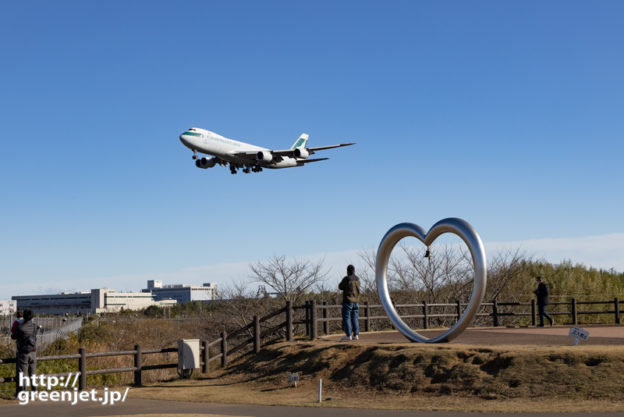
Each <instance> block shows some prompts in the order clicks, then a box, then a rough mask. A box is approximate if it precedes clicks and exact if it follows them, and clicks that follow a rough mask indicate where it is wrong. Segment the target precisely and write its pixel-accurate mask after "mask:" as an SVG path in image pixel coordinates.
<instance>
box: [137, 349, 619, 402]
mask: <svg viewBox="0 0 624 417" xmlns="http://www.w3.org/2000/svg"><path fill="white" fill-rule="evenodd" d="M290 372H299V373H300V375H301V380H300V382H299V385H298V387H297V388H293V387H292V386H290V385H289V383H288V374H289V373H290ZM319 378H322V379H323V386H324V393H323V397H324V398H325V399H328V398H330V400H326V401H324V402H323V403H322V404H318V403H317V402H316V401H317V381H318V379H319ZM622 387H624V347H619V346H608V347H605V346H596V347H594V346H585V347H563V348H556V347H548V348H545V347H544V348H535V347H518V346H513V347H505V346H502V347H496V348H483V347H474V346H461V345H453V346H449V345H447V346H431V345H414V344H397V345H382V346H379V345H377V346H370V345H369V346H366V345H347V344H336V343H332V342H320V343H318V342H317V343H309V342H300V343H297V344H286V343H283V344H277V345H273V346H270V347H266V348H265V349H263V350H262V352H261V353H260V354H259V355H256V356H254V357H248V358H244V359H243V360H239V361H237V362H235V363H233V364H232V365H231V366H230V367H228V368H227V369H225V370H220V371H214V372H213V373H211V374H209V375H208V377H204V378H198V379H193V380H177V381H173V382H170V383H161V384H154V385H152V386H149V387H146V388H141V389H133V390H131V392H130V396H132V397H137V398H153V399H170V400H177V401H202V402H217V403H245V404H259V405H292V406H311V407H316V406H323V407H349V408H381V409H417V410H447V411H492V412H493V411H499V412H504V411H506V412H509V411H516V412H518V411H525V412H538V411H585V412H596V411H622V410H624V390H623V388H622Z"/></svg>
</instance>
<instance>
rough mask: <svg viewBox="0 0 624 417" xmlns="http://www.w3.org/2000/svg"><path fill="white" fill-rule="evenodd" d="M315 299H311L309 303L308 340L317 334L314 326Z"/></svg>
mask: <svg viewBox="0 0 624 417" xmlns="http://www.w3.org/2000/svg"><path fill="white" fill-rule="evenodd" d="M317 324H318V323H317V321H316V300H312V302H311V303H310V340H314V339H316V335H317V334H318V332H317V329H316V326H317Z"/></svg>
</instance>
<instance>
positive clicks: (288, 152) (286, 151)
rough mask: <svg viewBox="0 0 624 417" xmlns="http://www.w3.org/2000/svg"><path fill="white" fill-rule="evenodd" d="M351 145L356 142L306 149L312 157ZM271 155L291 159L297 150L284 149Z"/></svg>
mask: <svg viewBox="0 0 624 417" xmlns="http://www.w3.org/2000/svg"><path fill="white" fill-rule="evenodd" d="M351 145H355V142H351V143H341V144H340V145H328V146H317V147H316V148H306V149H307V150H308V152H310V155H312V154H313V153H314V151H322V150H324V149H333V148H341V147H343V146H351ZM271 153H272V154H273V155H279V156H290V157H294V156H295V150H294V149H283V150H277V151H271Z"/></svg>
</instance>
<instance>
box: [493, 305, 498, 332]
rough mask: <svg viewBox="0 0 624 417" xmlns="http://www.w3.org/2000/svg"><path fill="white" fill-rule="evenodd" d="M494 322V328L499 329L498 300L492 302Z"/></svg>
mask: <svg viewBox="0 0 624 417" xmlns="http://www.w3.org/2000/svg"><path fill="white" fill-rule="evenodd" d="M492 322H493V323H494V327H498V303H497V302H496V300H492Z"/></svg>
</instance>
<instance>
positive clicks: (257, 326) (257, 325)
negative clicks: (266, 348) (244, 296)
mask: <svg viewBox="0 0 624 417" xmlns="http://www.w3.org/2000/svg"><path fill="white" fill-rule="evenodd" d="M261 343H262V342H261V341H260V317H258V316H254V353H258V352H260V346H261V345H260V344H261Z"/></svg>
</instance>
